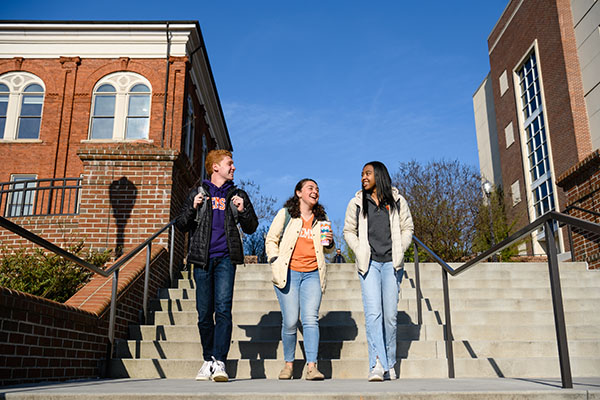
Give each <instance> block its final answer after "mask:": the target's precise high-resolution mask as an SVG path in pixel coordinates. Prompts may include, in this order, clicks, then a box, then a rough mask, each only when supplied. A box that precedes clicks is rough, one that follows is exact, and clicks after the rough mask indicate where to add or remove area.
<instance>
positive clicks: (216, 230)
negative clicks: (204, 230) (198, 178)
mask: <svg viewBox="0 0 600 400" xmlns="http://www.w3.org/2000/svg"><path fill="white" fill-rule="evenodd" d="M204 183H205V184H206V186H208V193H209V194H210V200H211V206H212V232H211V236H210V248H209V250H208V258H209V259H210V258H214V257H225V256H227V255H229V248H228V247H227V237H226V236H225V210H226V209H227V192H229V190H230V189H231V188H232V187H233V182H231V181H227V182H225V183H224V184H223V186H221V187H217V186H216V185H215V184H213V183H212V182H211V181H209V180H204Z"/></svg>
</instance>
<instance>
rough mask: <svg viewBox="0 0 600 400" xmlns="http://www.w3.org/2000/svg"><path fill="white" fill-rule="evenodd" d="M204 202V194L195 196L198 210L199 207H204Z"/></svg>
mask: <svg viewBox="0 0 600 400" xmlns="http://www.w3.org/2000/svg"><path fill="white" fill-rule="evenodd" d="M203 202H204V194H203V193H198V194H197V195H196V196H194V208H198V206H200V205H202V203H203Z"/></svg>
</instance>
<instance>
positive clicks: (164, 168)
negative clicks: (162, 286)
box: [0, 21, 232, 249]
mask: <svg viewBox="0 0 600 400" xmlns="http://www.w3.org/2000/svg"><path fill="white" fill-rule="evenodd" d="M0 42H1V43H2V45H1V46H0V160H1V162H0V182H2V183H3V184H2V185H1V187H0V190H1V191H2V193H1V197H0V213H1V215H3V216H5V217H8V218H11V220H14V222H16V223H17V224H20V225H22V226H24V227H25V228H28V229H31V230H33V231H34V232H37V233H38V234H40V235H41V236H43V237H46V238H48V239H50V240H52V241H56V242H58V243H59V244H61V243H68V242H72V241H74V240H77V239H79V238H81V237H83V238H85V239H86V241H87V242H88V243H90V244H91V245H93V246H94V247H98V248H110V249H119V248H122V247H130V246H133V245H135V244H137V243H139V242H140V241H142V240H143V239H144V238H146V237H148V236H149V235H150V234H152V233H153V232H154V231H156V230H158V228H160V227H162V226H164V225H165V224H166V223H167V222H168V221H169V220H170V219H171V218H173V217H174V216H175V215H176V213H177V212H178V211H179V207H180V204H181V201H182V199H183V196H184V195H185V194H186V193H187V190H188V188H189V187H191V186H192V185H193V183H194V182H195V181H196V180H198V179H199V178H200V177H201V176H202V175H203V174H204V171H203V168H204V167H203V164H204V157H205V154H206V153H207V151H208V150H211V149H214V148H224V149H229V150H231V149H232V145H231V141H230V138H229V134H228V131H227V126H226V124H225V119H224V116H223V111H222V108H221V104H220V101H219V96H218V94H217V89H216V85H215V82H214V79H213V75H212V72H211V68H210V63H209V61H208V56H207V52H206V47H205V45H204V41H203V38H202V33H201V31H200V27H199V25H198V23H197V22H188V21H171V22H169V21H164V22H138V21H129V22H127V21H122V22H102V21H95V22H72V21H71V22H39V21H36V22H29V21H5V22H2V23H0ZM65 179H66V180H65ZM24 188H25V189H28V190H26V191H23V189H24ZM164 241H166V239H164ZM0 242H1V244H0V245H9V246H10V245H12V244H17V243H19V244H20V243H21V241H20V240H19V239H18V238H17V237H15V236H14V235H12V234H10V233H8V232H6V231H0Z"/></svg>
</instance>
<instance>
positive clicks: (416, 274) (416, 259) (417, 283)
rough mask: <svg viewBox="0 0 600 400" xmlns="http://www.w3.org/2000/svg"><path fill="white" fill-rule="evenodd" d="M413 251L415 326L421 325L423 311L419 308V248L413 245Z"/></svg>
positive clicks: (421, 296) (420, 296)
mask: <svg viewBox="0 0 600 400" xmlns="http://www.w3.org/2000/svg"><path fill="white" fill-rule="evenodd" d="M413 248H414V251H415V286H416V289H417V324H418V325H423V309H422V307H421V299H422V298H423V295H422V293H421V276H420V273H419V246H417V244H416V243H413Z"/></svg>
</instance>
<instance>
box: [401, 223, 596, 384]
mask: <svg viewBox="0 0 600 400" xmlns="http://www.w3.org/2000/svg"><path fill="white" fill-rule="evenodd" d="M553 221H558V222H561V223H563V224H566V225H568V226H576V227H578V228H581V229H585V230H587V231H590V232H593V233H596V234H600V224H596V223H593V222H590V221H586V220H583V219H580V218H576V217H572V216H570V215H566V214H562V213H559V212H556V211H550V212H548V213H547V214H544V215H543V216H541V217H540V218H538V219H537V220H535V221H533V222H532V223H530V224H529V225H527V226H525V227H524V228H523V229H521V230H519V231H518V232H516V233H514V234H512V235H511V236H509V237H508V238H506V239H504V240H503V241H501V242H500V243H498V244H496V245H494V246H492V247H490V248H489V249H488V250H487V251H485V252H483V253H481V254H480V255H478V256H477V257H475V258H474V259H472V260H469V261H468V262H466V263H464V264H462V265H461V266H459V267H458V268H452V267H451V266H450V265H448V263H446V262H445V261H444V260H442V259H441V258H440V257H439V256H438V255H437V254H435V252H434V251H433V250H431V249H430V248H429V247H427V246H426V245H425V244H424V243H423V242H421V241H420V240H419V239H418V238H417V237H416V236H413V240H414V242H415V244H414V246H415V247H414V252H415V275H418V269H419V266H418V263H419V259H418V246H421V248H423V250H425V251H426V252H427V253H428V254H429V255H430V256H431V257H433V259H434V261H435V262H437V263H438V264H439V265H440V266H441V267H442V283H443V290H444V311H445V317H446V321H445V326H444V336H445V341H446V358H447V359H448V377H449V378H454V353H453V349H452V341H453V336H452V322H451V319H450V298H449V297H450V296H449V290H448V274H450V275H452V276H456V275H459V274H461V273H463V272H464V271H466V270H467V269H469V268H471V267H473V266H475V265H476V264H478V263H480V262H482V261H483V260H486V259H487V258H489V257H490V256H491V255H492V254H495V253H497V252H499V251H501V250H502V249H504V248H506V247H508V246H510V245H512V244H513V243H515V242H517V241H518V240H519V239H521V238H523V237H524V236H526V235H528V234H529V233H531V232H533V231H535V230H536V229H538V228H539V227H540V226H542V225H543V226H544V228H545V234H546V243H547V248H548V252H547V254H548V270H549V276H550V289H551V294H552V306H553V311H554V325H555V329H556V340H557V345H558V356H559V362H560V370H561V380H562V387H563V388H572V387H573V380H572V376H571V365H570V360H569V350H568V345H567V333H566V325H565V316H564V309H563V302H562V292H561V286H560V275H559V272H558V257H557V254H556V243H555V239H554V224H553ZM415 285H416V286H417V304H418V305H419V306H418V307H417V312H418V313H419V314H420V313H421V307H420V302H421V299H422V295H421V288H420V282H419V280H418V279H417V282H416V284H415ZM418 319H419V321H421V320H422V315H419V316H418Z"/></svg>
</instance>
